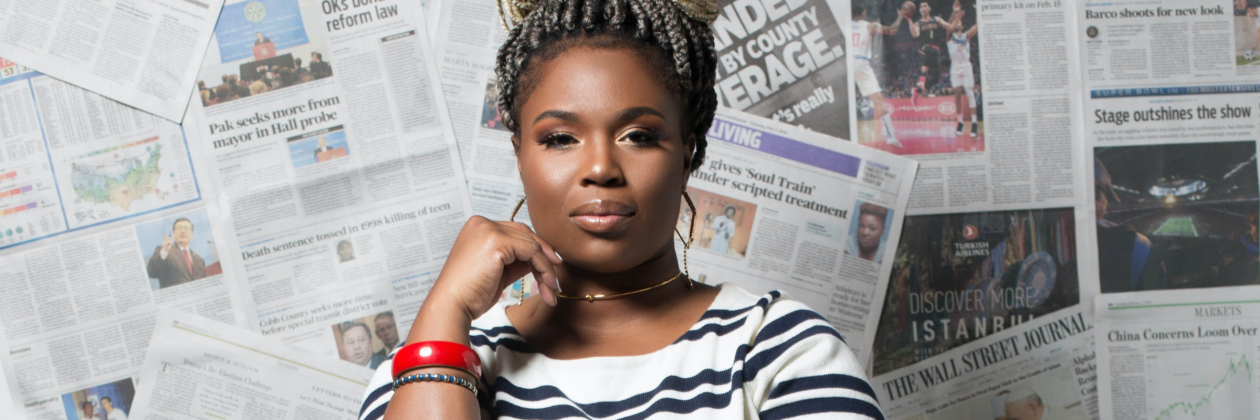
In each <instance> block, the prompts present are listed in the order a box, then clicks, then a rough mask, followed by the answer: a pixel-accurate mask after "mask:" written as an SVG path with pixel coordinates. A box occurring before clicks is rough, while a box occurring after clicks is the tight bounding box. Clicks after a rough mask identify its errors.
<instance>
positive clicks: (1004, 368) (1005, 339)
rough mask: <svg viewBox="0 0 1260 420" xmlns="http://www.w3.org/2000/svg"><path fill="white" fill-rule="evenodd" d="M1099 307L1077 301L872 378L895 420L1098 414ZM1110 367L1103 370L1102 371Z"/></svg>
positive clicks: (1084, 418)
mask: <svg viewBox="0 0 1260 420" xmlns="http://www.w3.org/2000/svg"><path fill="white" fill-rule="evenodd" d="M1093 330H1094V328H1093V313H1092V308H1091V307H1090V306H1088V305H1078V306H1074V307H1071V308H1068V309H1065V310H1063V311H1060V312H1057V313H1055V314H1054V316H1049V317H1045V318H1040V319H1037V320H1034V321H1031V322H1028V323H1025V324H1022V325H1020V326H1018V327H1015V328H1008V329H1005V330H1002V331H1000V332H998V333H996V334H987V335H983V334H985V332H984V330H983V329H974V330H972V329H969V328H959V329H958V330H957V332H951V334H954V333H956V334H975V335H981V336H980V337H979V338H977V339H976V340H975V341H972V342H970V343H968V344H966V345H965V346H962V347H958V348H955V349H952V350H950V351H948V352H945V353H943V354H941V355H940V356H939V357H938V358H935V359H932V360H925V361H922V362H919V363H916V364H914V365H910V366H906V367H903V368H900V369H897V370H895V371H891V372H888V373H885V374H883V375H877V376H875V377H874V379H873V380H872V381H871V384H872V385H873V386H874V388H875V389H874V391H875V393H876V395H878V396H879V401H880V405H881V407H882V408H883V409H884V414H885V415H886V416H887V417H888V418H889V419H894V420H907V419H916V420H946V419H948V420H954V419H957V420H963V419H966V420H977V419H984V420H988V419H994V420H1004V419H1046V420H1051V419H1053V420H1061V419H1072V420H1089V419H1096V418H1098V415H1097V413H1098V395H1097V394H1098V384H1097V379H1098V378H1097V376H1098V375H1097V372H1098V367H1096V360H1095V355H1094V334H1093ZM1104 372H1105V370H1104Z"/></svg>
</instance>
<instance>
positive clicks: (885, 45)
mask: <svg viewBox="0 0 1260 420" xmlns="http://www.w3.org/2000/svg"><path fill="white" fill-rule="evenodd" d="M852 13H853V15H852V16H853V28H852V31H853V36H852V40H853V41H852V42H853V45H852V47H853V50H852V51H853V54H854V62H855V64H854V70H853V80H854V83H855V84H856V85H857V91H856V100H857V108H858V136H857V137H858V142H859V143H861V144H863V145H866V146H870V147H874V148H877V149H881V150H884V151H887V152H890V153H895V154H899V155H923V154H942V153H967V152H983V151H984V150H985V147H984V144H985V142H984V122H983V109H982V108H981V106H980V104H981V103H982V102H981V89H980V48H979V44H978V42H977V41H978V39H979V38H978V36H977V34H978V25H977V23H976V17H975V2H974V1H972V0H967V1H964V0H921V1H917V2H916V1H911V0H883V1H876V2H870V1H861V0H858V1H854V2H853V8H852Z"/></svg>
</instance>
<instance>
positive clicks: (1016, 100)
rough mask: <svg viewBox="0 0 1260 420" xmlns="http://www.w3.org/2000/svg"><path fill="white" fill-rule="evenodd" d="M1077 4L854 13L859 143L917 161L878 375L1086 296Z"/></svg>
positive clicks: (878, 351) (882, 324)
mask: <svg viewBox="0 0 1260 420" xmlns="http://www.w3.org/2000/svg"><path fill="white" fill-rule="evenodd" d="M1074 10H1075V9H1073V8H1072V6H1071V3H1068V2H1059V1H1053V0H1050V1H1004V2H979V3H977V2H969V1H957V2H955V1H952V0H950V1H945V0H942V1H925V2H917V4H916V3H913V2H897V1H889V2H880V3H877V7H868V8H862V7H859V8H858V9H857V10H855V11H854V12H853V13H855V17H854V25H853V27H852V30H853V31H854V32H853V34H854V35H853V39H854V42H855V44H854V46H853V47H852V48H850V55H851V56H852V57H853V60H854V62H855V63H856V64H854V66H855V69H854V78H855V79H854V80H855V82H856V83H857V84H858V90H859V93H858V96H857V97H858V100H859V101H860V102H861V103H863V104H864V105H861V106H859V108H860V111H859V112H858V113H859V117H860V118H859V122H858V126H859V127H858V131H859V133H860V134H859V135H858V141H859V142H860V143H863V144H865V145H867V146H873V147H876V148H880V149H883V150H889V151H893V152H895V153H902V154H903V155H912V156H913V157H914V158H915V159H917V160H919V161H920V164H921V165H922V166H921V168H920V170H919V175H918V177H917V178H916V179H915V185H914V188H913V190H912V193H911V197H910V209H909V210H908V212H909V213H910V215H908V216H907V217H906V221H905V228H904V229H903V230H902V237H901V242H900V247H899V248H898V249H897V250H896V257H895V258H894V261H895V262H894V264H893V270H892V273H891V278H890V279H889V280H888V287H887V288H886V289H884V290H881V291H880V294H879V295H878V296H877V297H876V298H877V299H878V301H879V302H882V305H881V306H880V308H881V311H882V312H881V314H880V316H879V317H877V318H875V319H874V321H877V325H876V324H872V325H871V326H870V327H869V328H870V329H871V331H873V332H874V334H873V336H874V337H877V338H876V339H875V341H874V342H873V344H872V349H873V350H872V354H873V359H872V360H870V361H869V363H870V364H869V365H868V366H869V369H871V373H872V374H873V375H874V376H879V375H885V374H887V373H888V372H892V371H895V370H898V369H902V368H904V367H906V366H910V365H913V364H917V363H920V362H924V361H928V360H932V359H933V358H934V357H937V356H938V355H941V354H943V353H946V352H948V351H950V350H951V349H954V348H957V347H960V346H964V345H967V344H968V343H970V342H972V341H975V340H977V339H978V338H979V337H982V336H983V335H981V334H977V333H976V332H977V331H979V332H982V334H984V335H991V334H995V333H997V332H999V331H1003V330H1005V329H1009V328H1012V327H1014V326H1016V325H1020V324H1022V323H1027V322H1030V321H1033V320H1035V319H1039V318H1042V317H1047V316H1058V314H1057V312H1059V311H1062V310H1064V309H1065V308H1069V307H1072V306H1074V305H1077V304H1080V303H1083V302H1088V300H1087V299H1088V297H1089V295H1088V294H1086V293H1082V292H1083V290H1082V287H1081V278H1082V276H1083V273H1084V271H1083V270H1090V269H1091V268H1090V267H1093V266H1094V265H1095V263H1094V262H1093V260H1092V257H1093V254H1092V252H1079V251H1078V248H1079V245H1078V240H1077V238H1082V237H1084V235H1085V234H1087V233H1088V231H1089V229H1090V226H1089V224H1088V223H1082V222H1080V221H1081V220H1086V219H1085V217H1086V213H1085V211H1086V203H1085V202H1084V194H1081V193H1078V192H1076V191H1087V190H1086V189H1085V185H1084V182H1085V174H1084V172H1085V171H1086V169H1085V168H1087V166H1085V165H1083V164H1082V163H1081V162H1083V159H1082V158H1081V156H1083V155H1084V152H1083V147H1082V143H1081V140H1080V135H1079V134H1078V133H1077V132H1076V130H1077V129H1078V127H1079V120H1080V117H1079V115H1078V114H1077V111H1076V110H1077V109H1079V103H1080V101H1081V99H1080V93H1079V91H1078V89H1074V88H1073V86H1074V85H1073V83H1075V81H1076V80H1077V79H1078V73H1077V72H1076V71H1075V70H1074V68H1073V67H1071V66H1070V65H1069V64H1070V63H1074V62H1075V61H1074V60H1075V58H1074V57H1075V53H1074V51H1075V41H1071V40H1072V39H1074V38H1073V37H1074V36H1075V35H1074V34H1073V30H1072V29H1071V28H1073V27H1074V19H1075V18H1074V16H1075V15H1074V13H1075V12H1074ZM863 17H864V19H863ZM898 21H900V22H898ZM862 57H866V59H865V60H864V59H862ZM868 63H869V64H868ZM982 85H983V92H982V89H981V86H982ZM1076 86H1077V87H1079V85H1076ZM880 101H882V102H883V105H882V106H881V105H878V104H876V102H880ZM973 106H974V109H973ZM877 110H882V111H880V114H879V115H875V114H872V113H873V112H875V111H877ZM973 133H974V137H973ZM894 138H895V139H897V140H893V139H894ZM1090 272H1092V271H1090ZM1085 278H1089V277H1087V276H1086V277H1085ZM960 329H964V330H968V331H972V333H970V334H958V333H957V331H958V330H960Z"/></svg>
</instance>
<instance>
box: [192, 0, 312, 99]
mask: <svg viewBox="0 0 1260 420" xmlns="http://www.w3.org/2000/svg"><path fill="white" fill-rule="evenodd" d="M318 13H320V12H319V6H318V5H317V4H312V3H306V2H298V1H297V0H251V1H247V2H240V3H233V4H229V5H225V6H223V12H222V15H221V17H220V18H219V22H218V25H216V26H215V28H214V38H213V40H212V41H211V48H210V49H209V52H207V53H206V59H205V61H204V63H203V65H202V68H201V71H200V72H199V77H198V80H197V86H196V89H197V90H196V92H197V96H198V97H199V98H200V99H201V105H202V106H204V107H210V106H214V105H219V104H223V103H227V102H231V101H235V100H238V99H242V98H248V97H250V96H256V95H262V94H265V93H267V92H271V91H274V90H280V89H284V88H287V87H292V86H297V85H300V84H303V83H310V82H314V81H316V80H320V79H325V78H329V77H332V75H333V66H332V64H331V63H330V62H329V59H327V58H325V57H324V54H325V53H327V52H328V48H327V47H326V46H325V45H324V40H323V37H322V36H321V35H320V34H318V33H308V31H307V30H306V28H307V27H308V26H310V24H312V23H314V22H315V21H316V18H315V16H316V15H317V14H318Z"/></svg>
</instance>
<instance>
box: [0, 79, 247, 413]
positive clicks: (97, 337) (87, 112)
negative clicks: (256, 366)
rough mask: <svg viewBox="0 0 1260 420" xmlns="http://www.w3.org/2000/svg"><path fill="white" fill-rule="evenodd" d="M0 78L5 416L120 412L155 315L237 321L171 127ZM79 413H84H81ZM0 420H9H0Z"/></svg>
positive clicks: (185, 153)
mask: <svg viewBox="0 0 1260 420" xmlns="http://www.w3.org/2000/svg"><path fill="white" fill-rule="evenodd" d="M4 64H5V65H4V66H0V74H2V75H4V76H3V78H0V104H3V105H4V106H2V107H0V151H3V153H2V154H0V209H3V210H2V212H0V241H2V242H0V287H3V288H4V290H5V293H3V294H0V326H3V332H4V333H3V340H2V341H3V349H4V351H3V352H0V365H2V366H3V370H4V372H6V373H7V375H5V377H4V378H5V382H6V387H7V388H8V389H9V390H10V393H8V394H6V396H5V399H7V400H9V401H11V402H12V406H13V407H14V408H15V409H16V410H17V412H16V413H13V416H15V417H17V418H31V419H50V418H55V419H84V418H87V417H84V416H85V415H84V414H82V412H83V411H84V410H96V409H99V408H100V407H101V405H100V401H99V399H100V397H101V396H106V395H108V396H110V398H111V399H112V401H113V403H114V404H115V405H117V406H119V407H130V404H131V402H132V396H133V395H134V392H135V388H134V384H133V381H132V380H133V379H134V378H135V375H136V374H137V373H139V369H140V366H141V363H142V362H143V361H144V357H145V350H146V349H147V348H148V346H149V341H150V336H151V335H152V331H153V326H154V322H155V321H154V317H155V314H156V312H157V310H158V308H159V307H174V308H177V309H180V310H183V311H186V312H190V313H195V314H198V315H201V316H203V317H207V318H213V319H217V320H219V321H222V322H226V323H233V324H238V323H241V322H243V319H241V318H240V317H239V311H240V309H241V308H242V303H241V302H240V299H239V296H240V294H239V291H238V290H237V288H236V282H235V281H232V280H231V274H229V273H230V272H231V271H233V269H232V268H231V264H232V262H231V261H223V260H221V259H220V256H221V255H227V254H226V252H225V251H226V250H227V248H226V247H225V246H224V245H223V244H224V242H223V239H224V238H226V237H227V233H226V230H225V227H226V226H224V225H223V222H221V221H223V220H227V219H226V218H225V217H223V216H222V214H221V213H219V212H218V209H217V208H216V207H215V206H213V205H211V203H212V201H211V200H209V199H208V197H212V196H213V195H212V194H211V189H210V186H209V185H208V183H207V182H205V179H206V176H205V174H204V168H201V167H194V165H193V162H192V161H191V160H190V157H189V142H193V141H195V140H196V138H195V136H192V137H190V138H188V139H186V138H185V135H184V134H185V133H184V132H183V131H182V130H181V129H180V126H178V125H176V124H175V123H172V122H170V121H166V120H164V119H160V118H157V117H155V116H152V115H149V114H145V113H142V112H139V111H136V110H134V109H132V108H129V107H127V106H125V105H122V104H120V103H118V102H114V101H112V100H110V99H106V98H104V97H102V96H99V95H96V94H94V93H91V92H88V91H86V90H83V89H80V88H77V87H74V86H71V85H69V84H67V83H65V82H62V81H60V80H57V79H54V78H52V77H49V76H44V75H42V74H40V73H37V72H34V71H29V70H26V69H24V68H23V67H21V66H19V65H15V64H11V63H8V62H5V63H4ZM85 404H86V406H85ZM6 418H10V417H7V416H6Z"/></svg>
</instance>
